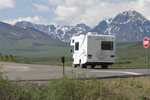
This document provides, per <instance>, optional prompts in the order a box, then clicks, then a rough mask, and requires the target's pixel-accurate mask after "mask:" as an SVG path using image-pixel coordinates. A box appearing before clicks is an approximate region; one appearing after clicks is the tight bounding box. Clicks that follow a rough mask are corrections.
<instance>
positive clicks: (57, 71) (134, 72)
mask: <svg viewBox="0 0 150 100" xmlns="http://www.w3.org/2000/svg"><path fill="white" fill-rule="evenodd" d="M0 65H3V67H5V66H7V67H14V68H16V69H22V70H18V72H11V73H6V74H3V77H6V76H7V77H8V78H9V79H10V80H12V81H13V80H16V79H18V80H50V79H52V78H58V77H61V76H62V75H63V67H62V66H48V65H31V64H16V63H4V62H0ZM69 71H74V72H75V73H77V74H82V73H85V74H86V77H87V78H89V77H90V76H91V75H95V76H96V77H98V78H111V77H127V76H143V75H145V76H146V75H147V69H125V68H108V69H101V68H97V69H91V68H87V69H81V68H72V67H65V73H66V74H69ZM149 72H150V70H149Z"/></svg>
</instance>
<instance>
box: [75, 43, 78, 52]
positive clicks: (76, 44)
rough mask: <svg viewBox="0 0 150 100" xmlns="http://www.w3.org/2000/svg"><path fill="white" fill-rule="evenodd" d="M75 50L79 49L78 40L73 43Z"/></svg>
mask: <svg viewBox="0 0 150 100" xmlns="http://www.w3.org/2000/svg"><path fill="white" fill-rule="evenodd" d="M75 50H79V42H76V43H75Z"/></svg>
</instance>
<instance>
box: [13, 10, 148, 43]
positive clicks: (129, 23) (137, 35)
mask: <svg viewBox="0 0 150 100" xmlns="http://www.w3.org/2000/svg"><path fill="white" fill-rule="evenodd" d="M15 25H17V26H25V27H32V28H34V29H37V30H39V31H42V32H43V33H45V34H47V35H49V36H50V37H52V38H53V39H55V40H58V41H63V42H69V40H70V38H71V37H72V36H74V35H80V34H86V33H87V32H89V31H90V32H97V33H99V34H115V35H116V38H117V42H123V41H142V40H143V38H144V37H149V38H150V21H149V20H147V19H146V18H145V17H144V16H142V15H141V14H140V13H138V12H136V11H125V12H123V13H120V14H118V15H117V16H116V17H115V18H112V19H109V20H108V21H106V20H103V21H101V22H100V23H99V24H98V25H97V26H96V27H94V28H93V29H92V28H90V27H88V26H86V25H85V24H78V25H76V26H60V25H39V24H33V23H30V22H26V21H22V22H17V23H16V24H15Z"/></svg>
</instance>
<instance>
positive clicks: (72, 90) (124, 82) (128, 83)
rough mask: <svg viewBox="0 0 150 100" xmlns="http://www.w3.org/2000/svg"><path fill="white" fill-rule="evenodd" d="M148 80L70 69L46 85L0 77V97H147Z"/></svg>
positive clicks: (11, 99) (31, 99)
mask: <svg viewBox="0 0 150 100" xmlns="http://www.w3.org/2000/svg"><path fill="white" fill-rule="evenodd" d="M149 94H150V80H149V81H147V78H132V77H131V78H124V79H120V78H118V79H105V80H98V79H96V77H95V76H91V77H90V79H89V80H86V79H85V74H76V73H74V71H70V74H69V75H65V76H62V77H61V78H57V79H55V78H54V79H52V80H51V81H50V82H47V83H46V84H42V85H37V84H34V83H29V82H26V83H19V82H17V81H16V82H10V81H9V80H8V79H7V78H6V79H3V78H1V77H0V100H149V99H150V95H149Z"/></svg>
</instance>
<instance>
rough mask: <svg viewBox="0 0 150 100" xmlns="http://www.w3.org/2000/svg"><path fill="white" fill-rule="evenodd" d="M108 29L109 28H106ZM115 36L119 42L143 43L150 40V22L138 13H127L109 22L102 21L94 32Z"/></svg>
mask: <svg viewBox="0 0 150 100" xmlns="http://www.w3.org/2000/svg"><path fill="white" fill-rule="evenodd" d="M106 27H107V28H106ZM95 30H96V31H97V30H98V31H99V33H103V34H115V35H116V38H117V41H121V42H122V41H142V40H143V38H144V37H149V38H150V21H149V20H147V19H146V18H145V17H143V16H142V15H141V14H140V13H138V12H136V11H125V12H123V13H120V14H118V15H117V16H116V17H115V18H113V19H110V20H109V21H102V22H100V24H99V25H98V26H96V27H95V28H94V31H95Z"/></svg>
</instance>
